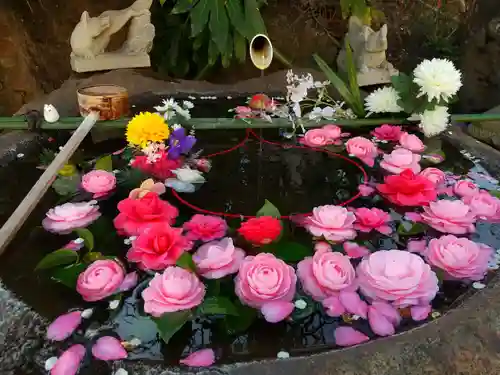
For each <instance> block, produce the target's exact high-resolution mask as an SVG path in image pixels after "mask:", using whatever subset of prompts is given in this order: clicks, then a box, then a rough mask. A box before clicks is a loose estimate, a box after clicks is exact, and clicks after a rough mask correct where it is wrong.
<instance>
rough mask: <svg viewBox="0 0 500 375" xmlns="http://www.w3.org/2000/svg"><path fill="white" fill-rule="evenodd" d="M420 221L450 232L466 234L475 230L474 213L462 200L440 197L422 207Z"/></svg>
mask: <svg viewBox="0 0 500 375" xmlns="http://www.w3.org/2000/svg"><path fill="white" fill-rule="evenodd" d="M420 216H421V218H422V221H423V222H424V223H426V224H427V225H429V226H431V227H432V228H434V229H436V230H438V231H440V232H443V233H451V234H466V233H473V232H474V231H475V226H474V223H475V222H476V215H475V214H474V212H473V211H472V209H471V207H470V206H468V205H467V204H465V203H464V202H462V201H450V200H446V199H441V200H438V201H436V202H431V203H430V204H429V207H424V212H422V214H420Z"/></svg>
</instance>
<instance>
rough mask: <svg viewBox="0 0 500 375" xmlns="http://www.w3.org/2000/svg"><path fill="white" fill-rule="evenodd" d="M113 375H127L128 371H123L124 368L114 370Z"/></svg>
mask: <svg viewBox="0 0 500 375" xmlns="http://www.w3.org/2000/svg"><path fill="white" fill-rule="evenodd" d="M114 375H128V371H127V370H125V369H124V368H119V369H118V370H116V372H115V373H114Z"/></svg>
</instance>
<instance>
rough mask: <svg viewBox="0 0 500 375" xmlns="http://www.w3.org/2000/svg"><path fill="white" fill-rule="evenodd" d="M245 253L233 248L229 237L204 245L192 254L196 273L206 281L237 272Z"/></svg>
mask: <svg viewBox="0 0 500 375" xmlns="http://www.w3.org/2000/svg"><path fill="white" fill-rule="evenodd" d="M244 258H245V252H244V251H243V250H241V249H240V248H237V247H234V244H233V240H232V238H230V237H226V238H223V239H222V240H220V241H213V242H209V243H206V244H204V245H202V246H200V247H199V248H198V250H196V252H195V253H194V254H193V261H194V263H195V264H196V269H197V271H198V273H199V274H200V275H201V276H203V277H206V278H207V279H220V278H222V277H224V276H227V275H230V274H233V273H236V272H238V269H239V268H240V264H241V262H242V261H243V259H244Z"/></svg>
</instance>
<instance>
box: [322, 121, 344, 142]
mask: <svg viewBox="0 0 500 375" xmlns="http://www.w3.org/2000/svg"><path fill="white" fill-rule="evenodd" d="M321 129H323V131H324V132H325V133H326V135H327V136H328V138H330V140H332V141H336V140H338V139H339V138H341V137H343V136H344V135H346V134H347V133H342V129H340V127H339V126H337V125H333V124H330V125H325V126H323V127H322V128H321Z"/></svg>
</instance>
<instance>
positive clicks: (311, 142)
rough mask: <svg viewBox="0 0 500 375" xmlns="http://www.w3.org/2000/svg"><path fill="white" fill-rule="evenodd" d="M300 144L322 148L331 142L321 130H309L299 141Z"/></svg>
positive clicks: (325, 132) (326, 133)
mask: <svg viewBox="0 0 500 375" xmlns="http://www.w3.org/2000/svg"><path fill="white" fill-rule="evenodd" d="M300 143H302V144H303V145H305V146H308V147H324V146H327V145H330V144H332V143H333V142H332V141H331V139H330V137H329V135H328V132H327V131H325V130H323V129H311V130H308V131H307V132H306V134H304V137H302V138H301V139H300Z"/></svg>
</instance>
